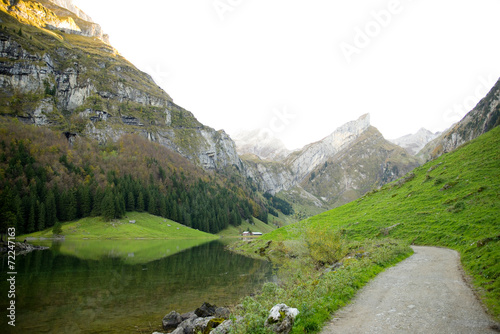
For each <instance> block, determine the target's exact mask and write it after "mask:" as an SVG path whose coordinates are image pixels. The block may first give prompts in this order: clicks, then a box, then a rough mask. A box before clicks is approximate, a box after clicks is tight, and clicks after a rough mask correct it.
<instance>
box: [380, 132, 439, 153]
mask: <svg viewBox="0 0 500 334" xmlns="http://www.w3.org/2000/svg"><path fill="white" fill-rule="evenodd" d="M440 134H441V133H440V132H436V133H432V132H430V131H429V130H427V129H424V128H422V129H420V130H418V131H417V133H414V134H409V135H406V136H403V137H399V138H396V139H388V140H389V141H390V142H391V143H393V144H396V145H398V146H401V147H402V148H404V149H405V150H406V151H407V152H408V153H410V154H411V155H416V154H417V153H418V152H419V151H420V150H421V149H423V148H424V146H425V145H427V143H428V142H430V141H431V140H433V139H434V138H436V137H437V136H439V135H440Z"/></svg>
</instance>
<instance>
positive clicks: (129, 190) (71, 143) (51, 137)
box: [0, 120, 268, 234]
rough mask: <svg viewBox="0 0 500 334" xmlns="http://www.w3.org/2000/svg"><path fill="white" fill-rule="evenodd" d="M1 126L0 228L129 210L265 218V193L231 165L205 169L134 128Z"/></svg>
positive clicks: (220, 224) (39, 226)
mask: <svg viewBox="0 0 500 334" xmlns="http://www.w3.org/2000/svg"><path fill="white" fill-rule="evenodd" d="M2 122H3V123H4V126H3V127H2V129H1V130H0V187H1V188H2V189H3V191H2V192H1V194H0V197H1V198H0V221H1V224H2V225H1V232H2V233H3V232H4V231H5V230H6V228H7V227H11V226H13V227H16V229H17V233H18V234H23V233H31V232H35V231H39V230H43V229H46V228H50V227H52V226H54V225H55V224H56V223H57V222H65V221H72V220H75V219H79V218H83V217H89V216H102V217H104V219H105V220H108V221H109V220H113V219H117V218H121V217H123V216H124V215H125V213H126V212H127V211H139V212H148V213H151V214H153V215H158V216H162V217H165V218H169V219H171V220H174V221H176V222H179V223H181V224H184V225H186V226H189V227H192V228H194V229H198V230H201V231H205V232H209V233H217V232H219V231H221V230H222V229H224V228H226V227H228V226H229V225H233V226H238V225H240V224H241V221H242V220H243V219H245V220H246V219H252V217H257V218H259V219H260V220H262V221H264V222H267V214H268V209H267V204H266V203H267V201H266V200H265V199H264V198H262V197H260V198H259V196H258V195H257V193H255V192H254V191H253V190H252V188H253V187H252V184H251V181H250V180H248V179H246V178H243V177H241V176H240V175H239V174H238V173H236V172H235V171H232V170H230V169H228V170H226V171H219V172H218V173H214V172H206V171H204V170H202V169H201V168H198V167H196V166H194V165H193V164H191V163H190V162H189V161H188V160H186V159H185V158H183V157H182V156H180V155H178V154H177V153H175V152H172V151H171V150H168V149H167V148H165V147H163V146H160V145H157V144H155V143H152V142H149V141H148V140H146V139H144V138H142V137H139V136H137V135H124V136H122V137H121V139H120V140H118V141H117V142H115V143H108V144H101V145H98V144H97V143H96V142H95V141H92V140H90V139H85V138H80V137H70V138H68V136H67V135H65V134H63V133H61V132H57V131H52V130H49V129H46V128H35V127H32V126H27V125H23V124H21V123H20V122H18V121H8V120H2Z"/></svg>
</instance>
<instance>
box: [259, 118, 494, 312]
mask: <svg viewBox="0 0 500 334" xmlns="http://www.w3.org/2000/svg"><path fill="white" fill-rule="evenodd" d="M499 213H500V128H498V127H497V128H495V129H493V130H491V131H490V132H488V133H486V134H484V135H482V136H481V137H479V138H477V139H476V140H474V141H472V142H470V143H468V144H466V145H464V146H462V147H460V148H459V149H457V150H456V151H454V152H452V153H449V154H446V155H443V156H442V157H440V158H438V159H436V160H434V161H431V162H429V163H427V164H425V165H423V166H421V167H419V168H417V169H415V170H414V171H413V172H411V173H409V174H407V175H406V176H405V177H404V178H402V179H400V180H398V181H395V182H393V183H391V184H388V185H385V186H384V187H382V188H381V189H380V190H375V191H372V192H370V193H369V194H367V195H365V196H364V197H362V198H360V199H358V200H356V201H354V202H351V203H349V204H347V205H344V206H342V207H339V208H336V209H334V210H331V211H328V212H325V213H323V214H320V215H317V216H314V217H311V218H309V219H307V220H305V221H302V222H300V223H298V224H293V225H290V226H286V227H284V228H281V229H278V230H276V231H274V232H272V233H270V234H267V235H265V236H264V237H263V241H262V242H264V240H273V241H285V240H287V241H290V240H300V239H302V238H303V234H304V231H306V230H311V229H312V230H315V231H328V230H339V231H340V232H341V234H342V238H344V239H346V240H350V241H352V240H357V241H363V240H366V239H378V238H386V237H391V238H396V239H402V240H406V241H408V242H411V243H414V244H419V245H435V246H443V247H449V248H452V249H455V250H457V251H459V252H460V254H461V260H462V263H463V265H464V267H465V269H466V271H467V273H469V274H470V275H471V276H472V277H473V282H474V285H475V287H476V288H477V290H478V292H479V294H480V296H481V297H482V299H483V301H484V303H485V304H486V306H487V307H488V310H489V311H490V312H491V313H492V314H493V315H494V316H495V317H496V318H498V317H499V316H500V279H499V277H500V243H499V242H500V215H499Z"/></svg>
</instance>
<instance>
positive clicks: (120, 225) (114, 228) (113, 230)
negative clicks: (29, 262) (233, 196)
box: [20, 212, 218, 239]
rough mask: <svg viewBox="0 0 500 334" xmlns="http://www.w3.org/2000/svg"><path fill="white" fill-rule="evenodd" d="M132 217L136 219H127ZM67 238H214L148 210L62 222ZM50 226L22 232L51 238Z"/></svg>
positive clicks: (25, 236)
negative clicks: (109, 217) (103, 217)
mask: <svg viewBox="0 0 500 334" xmlns="http://www.w3.org/2000/svg"><path fill="white" fill-rule="evenodd" d="M130 221H135V223H133V224H132V223H130ZM62 230H63V233H62V235H64V237H65V238H66V239H217V238H218V236H215V235H212V234H209V233H205V232H201V231H198V230H194V229H192V228H189V227H186V226H184V225H182V224H179V223H176V222H174V221H172V220H169V219H165V218H162V217H158V216H153V215H150V214H148V213H140V212H128V213H127V214H126V216H125V217H124V218H122V219H118V220H113V221H111V222H105V221H103V219H102V218H101V217H90V218H84V219H80V220H77V221H74V222H69V223H64V224H62ZM52 237H53V234H52V229H47V230H44V231H40V232H35V233H31V234H27V235H23V236H21V237H20V239H24V238H52Z"/></svg>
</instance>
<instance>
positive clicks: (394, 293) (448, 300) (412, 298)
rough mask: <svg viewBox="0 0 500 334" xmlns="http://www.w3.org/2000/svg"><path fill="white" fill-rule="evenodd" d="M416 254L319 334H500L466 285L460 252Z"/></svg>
mask: <svg viewBox="0 0 500 334" xmlns="http://www.w3.org/2000/svg"><path fill="white" fill-rule="evenodd" d="M413 250H414V251H415V254H414V255H412V256H411V257H409V258H408V259H406V260H404V261H403V262H401V263H400V264H398V265H397V266H395V267H391V268H389V269H387V270H386V271H384V272H382V273H381V274H379V275H378V276H377V277H376V278H375V279H374V280H373V281H371V282H370V283H369V284H367V285H366V286H365V287H364V288H363V289H362V290H361V291H360V292H359V293H358V295H357V296H356V297H355V299H354V300H353V302H352V303H351V304H349V305H348V306H346V307H345V308H343V309H341V310H339V311H338V312H337V313H335V314H334V315H333V318H332V320H331V321H330V322H329V323H328V324H327V325H325V327H324V328H323V331H322V332H321V333H322V334H333V333H342V334H345V333H356V334H363V333H384V334H386V333H426V334H428V333H439V334H442V333H450V334H451V333H453V334H462V333H464V334H465V333H498V331H496V330H494V329H492V327H491V326H492V325H494V323H493V322H492V321H490V319H489V317H488V316H487V315H486V313H485V312H484V310H483V308H482V306H481V304H480V303H479V302H478V300H477V299H476V297H475V296H474V293H473V292H472V290H471V289H470V288H469V287H468V285H467V284H466V283H465V281H464V279H463V276H462V270H461V267H460V261H459V255H458V253H457V252H455V251H453V250H450V249H445V248H435V247H416V246H415V247H413Z"/></svg>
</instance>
